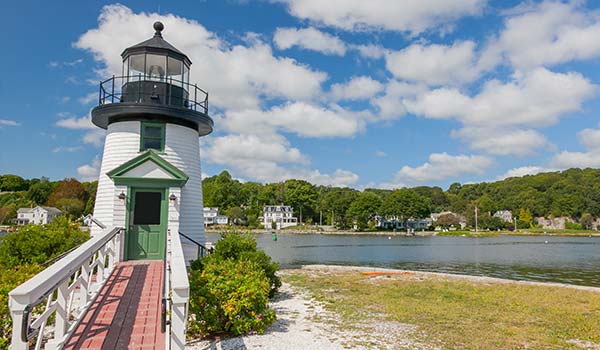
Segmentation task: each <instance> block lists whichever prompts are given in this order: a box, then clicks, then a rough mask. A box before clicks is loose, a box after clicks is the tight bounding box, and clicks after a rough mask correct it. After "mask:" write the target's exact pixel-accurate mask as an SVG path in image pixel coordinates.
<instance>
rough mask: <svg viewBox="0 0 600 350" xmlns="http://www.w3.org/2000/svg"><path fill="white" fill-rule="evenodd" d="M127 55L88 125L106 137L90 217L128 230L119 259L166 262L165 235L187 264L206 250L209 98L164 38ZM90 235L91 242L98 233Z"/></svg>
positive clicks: (158, 30)
mask: <svg viewBox="0 0 600 350" xmlns="http://www.w3.org/2000/svg"><path fill="white" fill-rule="evenodd" d="M154 30H155V33H154V36H153V37H152V38H150V39H148V40H146V41H144V42H142V43H139V44H137V45H134V46H131V47H129V48H126V49H125V50H124V51H123V53H122V54H121V57H122V58H123V69H122V74H121V76H113V77H111V78H109V79H107V80H105V81H103V82H101V83H100V96H99V104H98V106H97V107H95V108H94V109H93V110H92V122H93V123H94V125H96V126H97V127H99V128H102V129H105V130H106V141H105V143H104V153H103V156H102V164H101V168H100V177H99V180H98V190H97V194H96V204H95V207H94V214H93V215H94V218H95V219H97V221H99V222H100V223H101V224H103V225H104V226H106V227H123V228H125V235H124V240H123V242H121V245H122V249H121V251H122V255H123V256H122V257H121V258H122V259H123V260H153V259H163V258H164V257H165V247H166V242H167V235H168V234H171V235H173V234H179V233H182V234H183V235H185V236H187V237H189V238H191V239H184V238H182V239H181V241H182V244H183V250H184V254H185V258H186V261H188V262H189V261H190V260H193V259H195V258H196V257H197V246H196V245H195V244H194V243H193V242H192V241H195V242H196V243H200V244H204V242H205V237H204V225H203V215H202V213H203V201H202V179H201V171H200V169H201V168H200V147H199V137H201V136H204V135H207V134H209V133H211V132H212V130H213V120H212V119H211V118H210V117H209V115H208V93H206V92H205V91H204V90H202V89H200V88H199V87H198V86H197V85H196V84H192V83H190V66H191V64H192V62H191V61H190V59H189V58H188V57H187V56H186V55H185V54H184V53H182V52H181V51H179V50H177V49H176V48H175V47H174V46H172V45H171V44H169V43H168V42H167V41H166V40H165V39H164V38H163V35H162V32H163V30H164V26H163V24H162V23H161V22H156V23H154ZM101 231H102V229H101V228H100V227H97V226H94V227H93V228H92V231H91V232H92V235H96V234H98V233H99V232H101Z"/></svg>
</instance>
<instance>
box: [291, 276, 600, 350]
mask: <svg viewBox="0 0 600 350" xmlns="http://www.w3.org/2000/svg"><path fill="white" fill-rule="evenodd" d="M283 277H284V280H285V281H287V282H289V283H291V284H292V285H295V286H298V287H301V288H306V289H308V290H309V291H310V292H311V293H312V294H313V296H314V297H315V298H316V299H317V300H319V301H322V302H324V303H325V305H326V308H328V309H329V310H331V311H334V312H336V313H338V314H339V315H341V317H342V319H343V320H345V321H347V322H348V324H349V325H351V324H356V322H363V323H368V322H370V320H369V319H368V316H365V315H368V314H370V313H378V314H383V315H384V317H385V318H387V319H388V320H390V321H396V322H400V323H407V324H412V325H416V326H417V327H418V329H419V331H420V332H419V333H423V339H419V340H421V341H425V342H426V341H427V340H428V339H429V340H432V339H434V340H435V343H436V345H437V344H438V341H439V342H440V343H441V344H442V348H444V349H487V350H494V349H502V350H504V349H580V348H578V347H577V346H575V345H573V344H570V343H568V342H567V341H568V340H570V339H579V340H582V341H591V342H593V343H596V344H600V332H599V331H598V330H599V328H598V327H599V326H598V325H600V293H594V292H589V291H582V290H575V289H569V288H559V287H546V286H531V285H522V284H502V283H483V282H471V281H465V280H458V279H451V278H442V277H434V276H425V277H422V275H392V276H390V277H389V278H381V277H379V278H375V277H369V276H363V275H361V274H359V273H357V272H340V273H335V274H325V273H320V272H314V271H301V270H300V271H291V272H290V273H289V274H286V275H284V276H283Z"/></svg>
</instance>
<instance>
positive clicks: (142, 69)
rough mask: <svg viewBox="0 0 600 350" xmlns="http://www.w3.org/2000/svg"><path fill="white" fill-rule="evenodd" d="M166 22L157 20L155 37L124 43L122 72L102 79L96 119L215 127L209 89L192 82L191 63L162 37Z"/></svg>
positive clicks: (100, 123)
mask: <svg viewBox="0 0 600 350" xmlns="http://www.w3.org/2000/svg"><path fill="white" fill-rule="evenodd" d="M163 29H164V26H163V24H162V23H161V22H155V23H154V30H155V33H154V36H153V37H152V38H150V39H148V40H146V41H144V42H141V43H139V44H137V45H134V46H131V47H129V48H126V49H125V50H124V51H123V53H122V54H121V57H123V69H122V75H121V76H119V77H117V76H113V77H112V78H110V79H107V80H106V81H103V82H101V83H100V97H99V106H98V107H96V108H94V109H93V110H92V121H93V123H94V124H95V125H97V126H99V127H101V128H103V129H106V128H107V127H108V125H109V124H111V123H113V122H117V121H127V120H142V121H161V122H169V123H174V124H180V125H184V126H189V127H192V128H194V129H197V130H198V133H199V135H200V136H203V135H207V134H209V133H210V132H212V127H213V121H212V119H211V118H210V117H209V116H208V93H207V92H205V91H204V90H202V89H200V88H198V87H197V85H191V84H190V82H189V80H190V66H191V64H192V62H191V61H190V59H189V58H188V57H187V56H186V55H185V54H184V53H182V52H181V51H179V50H177V49H176V48H175V47H174V46H173V45H171V44H169V43H168V42H167V41H166V40H164V39H163V37H162V31H163Z"/></svg>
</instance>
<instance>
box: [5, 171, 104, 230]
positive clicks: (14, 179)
mask: <svg viewBox="0 0 600 350" xmlns="http://www.w3.org/2000/svg"><path fill="white" fill-rule="evenodd" d="M97 187H98V181H93V182H79V181H78V180H76V179H73V178H68V179H64V180H60V181H50V180H49V179H48V178H45V177H42V178H39V179H38V178H35V179H29V180H27V179H23V178H22V177H20V176H17V175H12V174H6V175H0V224H9V223H10V222H11V220H13V219H15V218H16V217H17V210H18V209H19V208H30V207H35V206H38V205H40V206H50V207H55V208H58V209H60V210H61V211H63V212H64V213H65V214H67V215H70V216H71V217H75V218H77V217H79V216H81V215H85V214H88V213H91V212H92V211H93V210H94V202H95V199H96V189H97Z"/></svg>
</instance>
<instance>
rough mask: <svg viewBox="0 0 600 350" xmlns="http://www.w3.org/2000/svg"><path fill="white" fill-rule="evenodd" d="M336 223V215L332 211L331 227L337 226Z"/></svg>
mask: <svg viewBox="0 0 600 350" xmlns="http://www.w3.org/2000/svg"><path fill="white" fill-rule="evenodd" d="M334 221H335V213H334V212H333V210H332V211H331V226H335V224H334Z"/></svg>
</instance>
